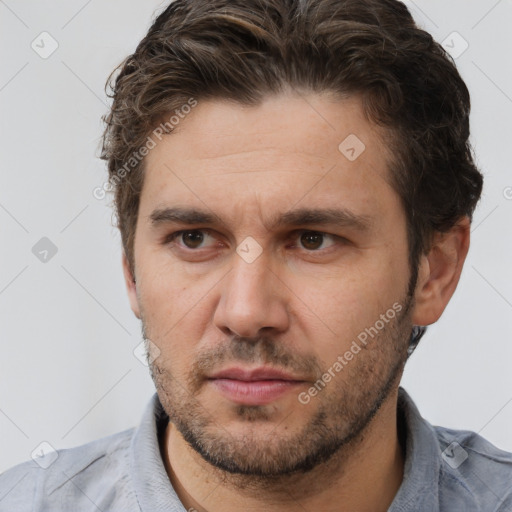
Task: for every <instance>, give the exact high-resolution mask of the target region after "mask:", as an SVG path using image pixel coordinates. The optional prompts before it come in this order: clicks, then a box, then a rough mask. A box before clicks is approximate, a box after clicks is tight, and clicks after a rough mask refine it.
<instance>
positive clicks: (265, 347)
mask: <svg viewBox="0 0 512 512" xmlns="http://www.w3.org/2000/svg"><path fill="white" fill-rule="evenodd" d="M401 304H402V305H403V308H402V310H401V311H400V313H398V314H397V316H396V317H395V318H394V319H393V320H392V321H390V322H389V323H388V324H387V325H386V327H385V328H384V329H382V330H381V331H380V332H379V334H378V335H377V336H375V338H374V339H372V340H371V341H370V342H368V344H367V345H366V346H365V347H364V348H363V349H362V350H361V351H360V352H359V353H358V354H356V355H355V356H354V359H353V360H352V361H350V362H349V363H348V364H347V366H346V367H345V368H343V370H342V371H341V372H340V374H338V375H337V376H336V377H335V378H333V380H332V382H330V383H329V384H327V386H326V387H325V389H323V390H322V391H321V392H319V393H318V395H317V396H315V397H314V398H312V399H311V402H310V403H309V404H306V405H302V404H300V403H299V401H297V408H301V407H314V408H315V411H314V413H313V414H311V416H310V417H309V419H308V420H307V421H306V423H305V424H304V425H303V426H302V427H301V428H300V429H299V430H298V431H297V430H295V432H294V433H290V429H287V430H284V429H283V428H282V425H281V424H280V423H279V422H276V421H275V419H274V418H273V410H272V408H271V407H270V406H266V405H263V406H243V405H236V404H233V410H234V413H235V414H236V417H237V419H238V420H239V421H240V422H243V423H244V429H243V431H244V434H243V435H242V434H237V435H234V434H233V433H231V432H230V431H229V430H227V429H226V428H225V427H224V426H223V425H221V424H220V423H219V419H218V418H216V417H215V412H214V411H209V410H208V409H207V407H206V405H205V404H202V403H201V401H200V397H199V396H198V395H199V394H200V392H201V389H202V387H203V385H204V383H205V381H204V379H202V378H201V376H204V375H205V372H206V371H207V370H211V369H215V368H218V367H219V363H220V362H222V361H231V362H233V363H240V362H243V363H253V364H254V363H260V364H270V365H272V366H275V367H278V368H283V369H288V370H291V371H293V372H301V371H302V372H309V373H306V374H311V372H314V374H316V375H317V376H321V375H322V373H323V371H325V368H323V369H322V367H321V365H319V364H318V362H317V361H316V360H312V359H311V358H303V357H302V358H301V357H297V356H296V355H295V354H291V353H290V352H289V351H288V350H287V348H286V347H285V346H282V345H279V344H277V343H276V342H275V341H274V340H272V339H270V338H267V337H262V338H259V339H258V340H256V341H255V340H247V339H244V338H239V339H236V340H231V341H230V342H229V343H226V344H225V345H223V346H221V347H218V348H217V349H216V350H215V351H211V352H209V353H207V354H201V355H200V356H199V357H198V358H197V359H196V361H195V363H194V365H193V367H192V368H191V369H190V371H189V372H188V374H187V376H186V377H184V378H182V379H181V380H178V379H177V378H175V377H174V375H173V374H172V372H171V370H170V368H169V366H170V365H169V364H166V362H167V359H164V358H163V357H160V358H157V359H156V360H154V361H153V362H152V363H151V364H150V370H151V376H152V378H153V381H154V383H155V386H156V389H157V392H158V396H159V399H160V402H161V404H162V406H163V408H164V410H165V412H166V413H167V414H168V416H169V419H170V422H172V424H173V425H174V426H175V427H176V429H177V430H178V431H179V432H180V433H181V435H182V436H183V438H184V439H185V441H186V442H187V443H188V444H189V445H190V446H191V447H192V448H193V449H194V450H195V451H196V452H197V453H198V454H199V455H200V456H201V457H202V459H203V460H204V461H206V462H207V463H209V464H210V465H211V466H213V467H214V468H216V469H217V470H219V471H220V472H221V473H223V474H224V475H225V477H226V478H229V479H230V481H231V482H232V483H234V484H235V485H236V484H237V483H238V484H239V485H240V486H241V487H247V485H248V482H253V483H255V484H256V482H257V483H258V486H260V487H261V485H263V486H265V485H266V484H268V485H269V486H270V485H273V486H275V485H276V484H278V482H279V481H284V480H286V479H287V478H289V477H291V476H293V475H297V474H306V473H308V472H311V471H312V470H313V469H315V468H317V467H319V466H320V465H322V464H324V465H326V464H329V463H333V458H335V455H336V456H337V458H338V459H343V458H344V457H347V456H349V454H350V453H351V451H353V449H354V445H356V444H357V443H358V442H360V440H361V439H362V438H363V436H364V432H365V430H366V429H367V428H368V426H369V425H370V424H371V421H372V419H373V418H374V417H375V415H376V414H377V412H378V411H379V410H380V408H381V406H382V405H383V403H385V401H386V399H387V398H388V397H389V396H390V393H392V392H393V391H395V390H396V387H397V386H398V383H399V381H400V377H401V375H402V372H403V368H404V365H405V362H406V360H407V346H408V340H409V336H410V332H411V326H412V325H411V321H410V312H411V309H412V305H413V300H412V298H411V296H409V295H407V297H406V299H405V300H404V301H403V302H401ZM142 330H143V337H144V339H147V337H146V332H147V326H146V325H145V323H144V320H143V323H142ZM157 344H159V343H158V342H157ZM297 410H300V409H297ZM301 412H302V410H301ZM293 414H294V411H293V410H292V411H291V412H290V413H289V417H285V418H284V419H282V420H281V422H282V423H284V422H285V421H288V422H289V420H290V419H293ZM300 417H301V418H302V417H303V416H300ZM273 421H274V422H275V423H276V424H275V426H273V428H271V429H268V428H266V429H265V430H266V431H267V432H266V433H265V434H262V432H261V425H262V424H264V425H265V426H267V427H268V425H269V423H270V424H271V422H273ZM301 421H304V420H301Z"/></svg>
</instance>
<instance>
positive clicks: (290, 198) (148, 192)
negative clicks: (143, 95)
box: [140, 94, 397, 222]
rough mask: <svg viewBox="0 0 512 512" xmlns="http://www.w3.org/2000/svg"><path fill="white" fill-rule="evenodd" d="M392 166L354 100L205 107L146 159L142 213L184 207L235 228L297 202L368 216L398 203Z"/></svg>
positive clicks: (283, 99) (294, 99)
mask: <svg viewBox="0 0 512 512" xmlns="http://www.w3.org/2000/svg"><path fill="white" fill-rule="evenodd" d="M389 161H390V155H389V153H388V150H387V147H386V145H385V144H384V142H383V137H382V132H380V131H379V130H378V128H377V127H376V126H375V125H373V124H372V123H371V122H369V121H368V120H367V119H366V118H365V116H364V114H363V111H362V107H361V103H360V100H359V99H358V98H357V97H353V98H347V99H339V98H338V99H335V98H333V97H332V96H327V95H319V94H309V95H307V96H306V95H300V96H299V95H296V94H295V95H294V94H283V95H280V96H273V97H269V98H267V99H266V100H265V101H263V102H262V103H261V104H259V105H257V106H243V105H240V104H238V103H234V102H228V101H221V100H210V101H199V102H198V104H197V106H196V107H195V108H194V109H193V110H192V111H191V112H190V113H189V114H188V115H187V116H186V117H184V118H183V119H181V120H180V122H179V124H178V125H177V127H176V128H175V131H174V132H173V133H171V134H169V135H166V136H164V137H163V138H162V140H161V141H159V142H158V143H157V144H156V147H155V148H154V149H152V150H151V151H150V152H149V154H148V155H147V156H146V161H145V178H144V187H143V193H142V196H141V205H140V214H141V216H146V217H147V218H149V216H150V215H151V213H152V211H154V209H155V208H160V209H163V208H165V207H169V206H170V207H173V206H176V205H178V204H179V205H180V206H183V205H185V204H186V205H195V206H196V207H200V208H201V209H203V210H204V209H210V210H213V211H215V213H218V214H221V215H222V216H223V218H225V219H226V220H228V219H229V217H231V220H232V221H233V222H235V221H236V220H240V215H241V214H242V213H244V214H246V213H248V212H249V213H251V214H252V215H253V217H254V216H259V217H260V218H261V219H262V221H263V220H264V219H265V217H267V218H268V219H272V218H275V216H276V215H277V213H278V212H284V211H285V210H288V209H289V208H291V207H292V206H293V205H298V204H299V203H300V206H303V207H306V206H307V207H315V208H319V207H321V206H326V207H330V208H334V207H336V206H343V207H345V208H347V209H351V210H353V211H355V212H356V213H359V214H361V215H366V214H370V213H371V211H372V210H374V211H375V210H378V209H385V208H388V207H390V205H391V203H393V202H396V200H397V197H396V194H395V192H394V190H393V189H392V188H391V187H390V184H389V171H388V162H389ZM341 203H343V204H341Z"/></svg>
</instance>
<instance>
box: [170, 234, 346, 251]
mask: <svg viewBox="0 0 512 512" xmlns="http://www.w3.org/2000/svg"><path fill="white" fill-rule="evenodd" d="M184 233H206V234H209V235H210V234H211V231H210V230H209V229H182V230H180V231H175V232H174V233H171V234H170V235H168V236H167V237H165V239H164V245H168V244H171V243H172V242H174V240H176V238H178V237H179V236H181V235H182V234H184ZM304 233H314V234H316V235H322V236H324V237H329V238H331V239H332V240H333V241H335V242H341V243H348V240H347V239H346V238H343V237H341V236H337V235H332V234H330V233H325V232H323V231H315V230H312V229H301V230H296V231H294V232H293V234H294V236H293V238H297V237H299V236H300V235H303V234H304ZM290 238H292V237H290ZM180 247H181V248H183V249H184V250H185V251H190V252H200V251H201V248H200V249H191V248H190V247H186V246H180ZM331 247H332V246H331ZM331 247H327V248H326V249H314V250H308V249H303V250H304V251H306V252H307V253H309V254H314V253H322V252H325V251H328V250H329V249H330V248H331Z"/></svg>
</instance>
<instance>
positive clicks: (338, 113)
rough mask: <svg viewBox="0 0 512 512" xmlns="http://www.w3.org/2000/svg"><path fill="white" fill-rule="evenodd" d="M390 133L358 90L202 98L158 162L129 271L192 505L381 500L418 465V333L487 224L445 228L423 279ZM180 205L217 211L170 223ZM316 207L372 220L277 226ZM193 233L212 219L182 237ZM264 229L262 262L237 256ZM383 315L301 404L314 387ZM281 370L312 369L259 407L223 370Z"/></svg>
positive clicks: (168, 454)
mask: <svg viewBox="0 0 512 512" xmlns="http://www.w3.org/2000/svg"><path fill="white" fill-rule="evenodd" d="M350 134H355V135H356V136H357V137H358V138H359V139H360V140H361V141H363V143H364V144H365V150H364V151H363V152H362V153H361V154H360V155H359V156H358V158H356V159H355V160H354V161H350V160H349V159H347V158H346V156H345V155H344V154H342V152H340V150H339V149H338V146H339V145H340V143H341V142H342V141H344V140H345V139H346V137H347V136H349V135H350ZM383 140H384V138H383V137H382V132H379V130H378V129H377V127H376V126H374V125H373V124H372V123H371V122H369V121H368V120H366V119H365V117H364V116H363V114H362V109H361V104H360V101H359V99H358V98H357V97H352V98H347V99H343V100H342V99H339V98H338V99H335V98H333V97H332V96H328V95H320V94H313V93H311V94H308V95H298V94H295V93H292V92H286V93H283V94H282V95H280V96H274V97H269V98H267V99H266V100H265V101H264V102H263V103H262V104H260V105H259V106H257V107H244V106H241V105H239V104H236V103H229V102H226V101H220V100H215V101H204V102H199V104H198V105H197V107H195V108H194V110H193V111H192V112H191V113H190V114H189V115H188V116H187V118H186V119H184V120H183V121H181V123H180V125H179V126H178V127H177V129H176V130H175V132H174V133H172V134H170V135H168V136H166V137H165V138H163V139H162V141H161V142H160V143H159V144H158V145H157V146H156V147H155V148H154V149H153V150H152V151H151V152H150V153H149V155H148V156H147V157H146V176H145V182H144V187H143V191H142V194H141V202H140V209H139V217H138V223H137V228H136V238H135V247H134V249H135V276H132V275H131V274H130V271H129V266H128V264H127V261H126V258H124V260H123V267H124V272H125V278H126V284H127V289H128V294H129V298H130V303H131V307H132V310H133V311H134V313H135V314H136V315H137V317H138V318H140V319H141V320H142V324H143V335H144V337H145V339H147V340H148V344H149V348H150V354H151V355H153V356H155V357H156V358H155V359H154V360H153V361H152V362H151V372H152V377H153V379H154V381H155V385H156V388H157V391H158V394H159V397H160V400H161V402H162V405H163V406H164V408H165V410H166V412H167V413H168V414H169V416H170V418H171V421H170V423H169V426H168V428H167V431H166V435H165V439H164V441H163V454H164V462H165V466H166V470H167V472H168V474H169V478H170V480H171V482H172V484H173V485H174V487H175V489H176V491H177V492H178V495H179V496H180V499H181V500H182V502H183V503H184V505H185V506H186V508H187V509H188V508H193V509H196V510H198V511H202V510H208V511H209V512H214V511H217V510H219V511H220V510H222V511H223V512H229V511H231V510H240V509H241V508H240V507H242V508H243V510H266V511H274V510H276V511H277V510H279V511H288V510H297V507H298V506H299V505H298V503H300V505H301V506H302V507H304V508H305V509H306V510H324V511H330V510H333V511H334V510H337V511H339V510H350V511H358V512H364V511H373V512H375V511H379V510H382V511H385V510H387V508H388V506H389V505H390V504H391V502H392V500H393V497H394V496H395V494H396V492H397V490H398V488H399V486H400V483H401V480H402V477H403V460H404V454H403V451H402V449H401V446H400V443H399V439H398V433H397V425H396V400H397V390H398V385H399V382H400V377H401V374H402V370H403V366H404V364H405V361H406V358H407V345H408V341H409V336H410V332H411V328H412V326H413V325H414V324H415V325H429V324H431V323H433V322H435V321H436V320H437V319H438V318H439V316H440V315H441V314H442V312H443V310H444V308H445V307H446V304H447V303H448V301H449V299H450V298H451V296H452V294H453V292H454V290H455V288H456V286H457V283H458V280H459V277H460V272H461V270H462V265H463V262H464V259H465V256H466V253H467V250H468V247H469V220H468V219H467V218H463V219H461V220H460V222H459V224H458V225H457V226H456V227H455V228H453V229H452V230H451V231H450V232H449V233H446V234H443V235H441V234H439V235H438V236H436V237H435V240H434V244H433V246H432V249H431V250H430V252H429V254H426V255H424V256H422V258H421V260H420V266H419V269H418V276H417V281H416V283H414V282H413V283H411V282H410V278H411V270H410V268H409V267H408V247H407V239H406V219H405V214H404V211H403V208H402V206H401V203H400V200H399V197H398V195H397V194H396V192H395V191H394V190H393V188H392V187H391V185H390V180H389V170H388V162H390V161H391V157H392V155H389V153H388V151H387V148H386V145H385V143H384V142H383ZM174 207H181V208H196V209H201V210H203V211H206V212H208V213H210V214H212V215H213V217H214V218H213V220H212V221H211V222H207V223H204V222H201V223H193V224H190V223H186V222H183V221H179V222H176V221H172V222H171V221H166V222H163V221H161V222H158V223H155V222H153V221H152V216H153V217H155V211H159V212H160V216H159V217H160V218H162V215H161V212H162V210H163V209H165V208H174ZM298 208H307V209H324V210H325V209H329V208H330V209H339V208H343V209H346V210H349V211H350V212H352V213H353V214H354V215H356V216H361V217H362V218H364V219H365V220H366V224H367V226H366V229H362V228H361V227H360V226H354V225H341V224H335V223H325V222H318V223H314V224H307V225H304V224H283V225H280V226H274V225H273V220H275V219H276V218H277V217H279V215H281V214H283V213H285V212H289V211H292V210H296V209H298ZM180 230H189V231H190V230H199V231H193V232H192V233H188V234H186V235H185V236H184V237H180V236H177V237H174V238H172V239H171V238H170V235H171V234H173V233H175V232H177V231H180ZM319 233H326V235H324V236H322V235H321V234H320V235H319ZM247 237H252V239H253V240H254V241H255V242H256V243H257V245H255V243H254V242H252V241H251V242H250V243H251V244H252V245H251V249H250V250H249V252H250V254H251V255H254V254H259V252H258V253H256V252H255V251H256V249H255V248H257V249H258V246H259V249H258V251H261V254H259V255H258V257H257V258H256V259H254V261H251V262H248V261H247V260H246V259H244V258H243V257H241V255H240V254H243V253H240V254H239V253H237V251H236V249H237V247H238V248H240V247H242V248H247V247H249V246H247V245H244V244H245V243H247V240H246V238H247ZM134 278H135V282H134ZM411 284H412V285H413V287H412V292H413V293H412V295H411V296H409V294H408V291H409V290H410V285H411ZM393 308H395V309H394V310H395V311H396V315H394V316H393V318H392V319H391V320H388V321H387V322H381V323H380V324H377V321H378V320H379V319H381V318H382V316H381V315H383V314H384V315H386V313H387V312H389V311H390V310H393ZM381 324H383V326H382V328H380V325H381ZM377 325H378V326H379V328H378V329H377V331H378V333H377V334H376V335H375V336H372V337H371V338H369V341H368V342H367V344H366V345H362V344H361V343H359V346H360V350H359V351H358V352H357V353H356V354H354V355H353V357H352V358H350V360H348V361H346V364H344V365H343V368H342V370H339V371H332V370H331V379H329V382H327V383H326V385H325V387H323V388H322V389H321V390H320V391H319V392H318V393H316V394H315V395H314V396H312V397H311V399H310V401H309V402H308V403H307V404H304V403H301V401H300V400H299V399H298V397H299V395H300V393H305V392H308V390H309V389H310V388H311V387H312V386H313V385H314V383H315V382H316V381H317V380H318V379H319V378H321V377H322V375H325V372H326V371H327V370H328V369H329V368H331V369H332V368H333V365H334V363H335V362H336V361H339V359H338V357H339V356H343V355H344V354H345V353H346V352H347V351H349V350H350V349H351V346H353V345H352V344H353V342H354V340H357V339H358V335H360V334H361V333H362V332H364V331H365V329H367V328H370V327H371V326H377ZM354 352H355V350H354ZM263 365H265V366H267V367H272V368H277V369H281V370H285V371H287V372H288V373H289V374H290V375H291V376H292V377H293V378H294V379H296V380H298V381H300V382H296V383H295V384H294V385H293V386H292V387H291V388H290V389H289V390H288V391H287V392H286V393H284V394H282V395H281V396H279V397H277V398H276V399H274V400H271V401H269V402H267V403H265V404H262V405H247V404H244V403H243V401H242V402H240V401H237V400H234V399H231V398H227V397H226V396H225V395H223V394H222V393H221V392H219V389H218V387H217V386H216V385H214V383H213V382H212V381H211V380H209V378H210V377H212V376H213V374H214V373H215V372H218V371H221V370H224V369H226V368H231V367H234V366H236V367H239V368H244V369H254V368H258V367H261V366H263ZM333 375H334V377H333ZM302 396H304V395H302ZM299 508H300V507H299Z"/></svg>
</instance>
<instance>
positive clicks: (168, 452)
mask: <svg viewBox="0 0 512 512" xmlns="http://www.w3.org/2000/svg"><path fill="white" fill-rule="evenodd" d="M396 406H397V391H395V393H391V395H390V396H389V397H388V399H387V400H386V402H385V403H384V404H383V405H382V407H381V408H380V410H379V412H378V413H377V414H376V416H375V417H374V418H373V420H372V421H371V422H370V424H369V425H368V427H367V428H366V429H365V430H364V431H363V432H362V433H361V435H360V436H359V437H358V438H356V439H353V440H352V442H351V443H350V444H348V445H346V446H344V447H343V448H342V449H340V450H339V451H338V452H337V453H336V454H335V455H334V456H333V457H331V459H330V460H329V461H328V462H325V463H323V464H321V465H319V466H317V467H316V468H314V469H313V470H311V471H309V472H307V473H300V474H297V473H294V474H292V475H286V476H283V477H278V478H272V480H271V481H269V479H265V480H263V479H258V478H255V477H253V476H248V475H232V474H227V473H225V472H224V471H221V470H219V469H217V468H214V467H213V466H211V465H210V464H209V463H208V462H206V461H204V460H203V459H202V457H201V456H200V455H199V454H198V453H197V452H195V451H194V450H193V449H192V448H191V447H190V446H189V445H188V444H187V443H186V441H185V440H184V439H183V437H182V436H181V434H180V433H179V432H178V430H177V429H176V428H175V427H174V425H172V424H171V423H169V424H168V426H167V429H166V433H165V440H164V449H163V452H164V464H165V468H166V471H167V474H168V475H169V478H170V480H171V483H172V485H173V487H174V489H175V491H176V493H177V494H178V496H179V498H180V500H181V502H182V503H183V505H184V506H185V508H186V509H187V510H192V511H197V512H220V511H222V512H234V511H237V512H238V511H239V510H240V509H243V510H247V511H251V510H255V511H256V510H262V509H263V510H265V511H268V512H274V511H275V512H277V511H279V512H288V511H290V512H291V511H295V510H297V506H298V504H300V505H301V506H302V508H303V509H305V510H323V511H325V512H331V511H332V512H334V511H336V512H340V511H353V510H357V511H358V512H370V511H371V512H379V511H382V512H385V511H386V510H388V507H389V506H390V505H391V502H392V501H393V499H394V496H395V494H396V493H397V491H398V489H399V487H400V485H401V483H402V478H403V466H404V455H403V453H402V449H401V446H400V443H399V439H398V431H397V422H396ZM299 508H300V507H299Z"/></svg>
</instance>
